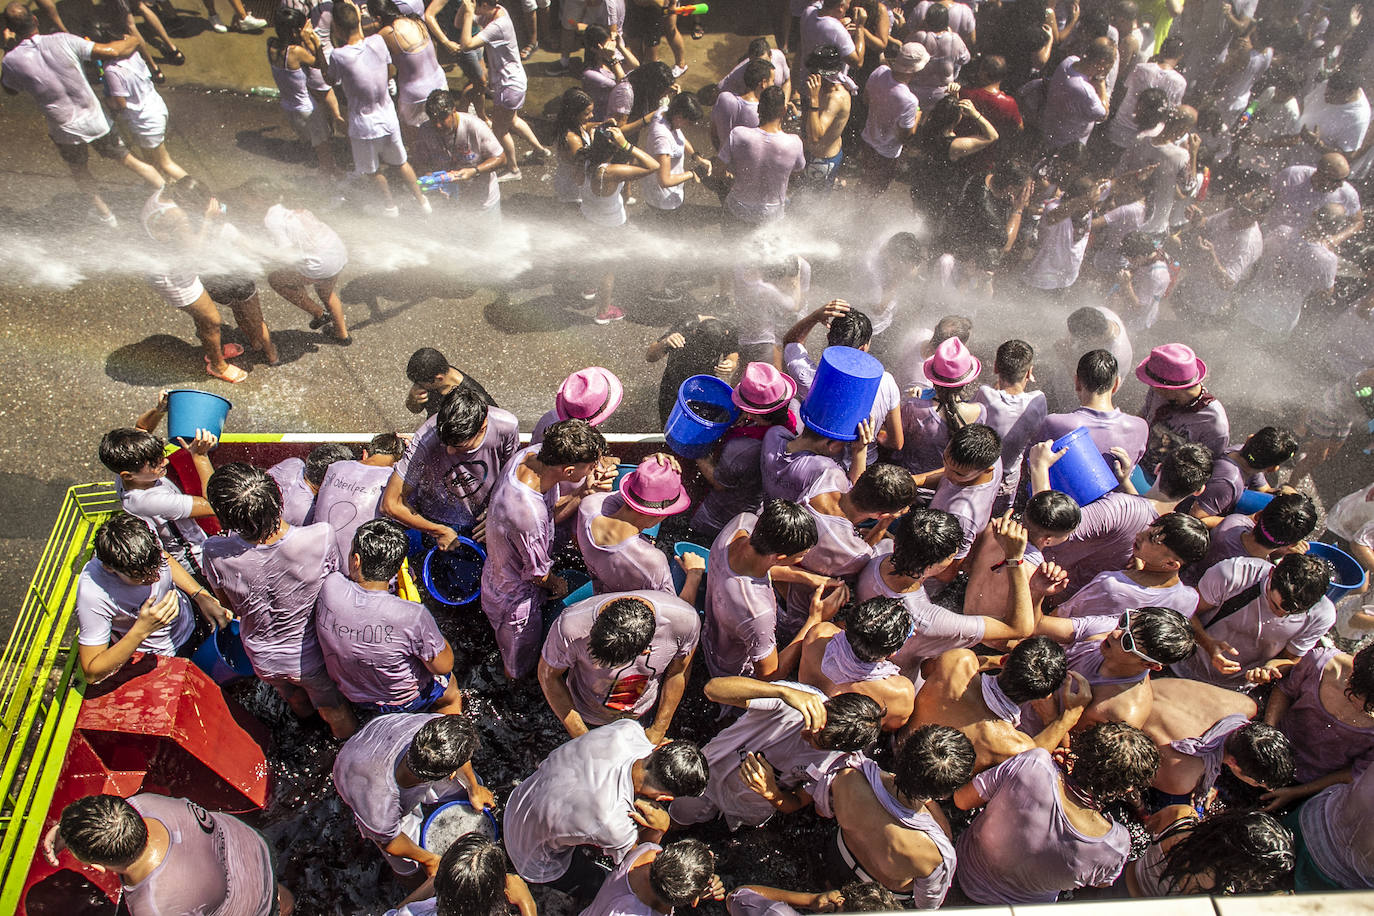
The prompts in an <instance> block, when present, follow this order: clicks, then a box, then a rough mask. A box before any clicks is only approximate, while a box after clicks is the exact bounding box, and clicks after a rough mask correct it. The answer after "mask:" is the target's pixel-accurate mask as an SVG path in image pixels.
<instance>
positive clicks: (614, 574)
mask: <svg viewBox="0 0 1374 916" xmlns="http://www.w3.org/2000/svg"><path fill="white" fill-rule="evenodd" d="M623 508H625V499H624V497H622V496H621V495H620V494H619V493H613V492H612V493H594V494H592V495H591V496H588V497H586V498H585V499H583V500H582V503H581V505H579V506H578V507H577V523H576V526H575V528H574V531H575V533H576V536H577V547H578V549H579V550H580V551H582V559H583V560H585V561H586V563H587V572H589V573H591V575H592V583H593V585H594V586H595V588H596V591H597V593H598V594H601V593H604V592H629V591H634V590H636V589H648V590H650V591H657V592H666V593H668V594H674V593H675V592H676V591H677V590H676V589H675V588H673V575H672V572H671V570H670V569H669V567H668V555H667V554H665V553H664V552H663V551H661V550H659V549H658V548H657V547H656V546H654V542H653V540H652V539H651V538H649V537H648V535H645V534H643V533H642V532H641V533H639V534H635V535H633V536H632V537H629V538H626V539H625V540H623V541H621V542H620V543H619V544H611V545H602V544H598V543H597V542H596V538H595V537H593V535H592V524H593V523H594V522H595V521H596V520H597V519H600V518H605V517H608V516H611V515H614V514H615V513H617V512H619V511H620V510H621V509H623Z"/></svg>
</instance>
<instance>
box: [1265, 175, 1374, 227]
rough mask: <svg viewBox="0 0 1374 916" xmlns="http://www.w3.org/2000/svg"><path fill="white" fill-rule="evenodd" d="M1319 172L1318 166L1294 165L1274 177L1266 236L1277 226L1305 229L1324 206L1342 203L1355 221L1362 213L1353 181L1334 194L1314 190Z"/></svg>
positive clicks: (1344, 182)
mask: <svg viewBox="0 0 1374 916" xmlns="http://www.w3.org/2000/svg"><path fill="white" fill-rule="evenodd" d="M1316 173H1317V169H1316V166H1311V165H1292V166H1289V167H1288V168H1286V169H1284V170H1283V171H1281V172H1279V173H1278V174H1277V175H1275V176H1274V180H1273V183H1272V185H1271V187H1272V190H1273V192H1274V206H1273V208H1272V209H1271V210H1270V211H1269V212H1268V213H1267V214H1266V215H1265V218H1264V234H1265V236H1266V237H1267V236H1268V235H1269V230H1270V229H1272V228H1273V227H1275V226H1281V225H1288V226H1292V227H1294V228H1295V229H1298V230H1302V229H1305V228H1306V227H1307V225H1308V224H1309V223H1310V222H1311V221H1312V215H1313V214H1314V213H1316V212H1317V210H1319V209H1320V208H1321V207H1322V205H1323V204H1340V205H1341V206H1342V207H1344V208H1345V215H1346V216H1348V217H1352V218H1353V217H1354V215H1355V214H1356V213H1357V212H1359V209H1360V195H1359V193H1358V192H1357V191H1356V190H1355V188H1354V186H1353V185H1351V184H1350V182H1348V181H1342V182H1341V183H1340V185H1339V186H1338V187H1337V188H1336V189H1335V190H1334V191H1319V190H1317V189H1316V188H1314V187H1312V176H1313V175H1315V174H1316Z"/></svg>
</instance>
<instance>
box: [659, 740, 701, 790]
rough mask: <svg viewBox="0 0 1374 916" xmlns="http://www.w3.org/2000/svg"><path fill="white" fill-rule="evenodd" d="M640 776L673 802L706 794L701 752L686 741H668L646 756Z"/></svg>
mask: <svg viewBox="0 0 1374 916" xmlns="http://www.w3.org/2000/svg"><path fill="white" fill-rule="evenodd" d="M644 775H645V776H647V777H648V778H649V779H650V780H651V781H652V782H653V784H654V786H655V787H656V788H659V789H662V790H663V791H664V792H666V793H667V794H669V795H671V796H673V797H674V798H695V797H696V796H698V795H700V794H701V793H702V792H705V791H706V780H707V778H708V776H709V775H710V773H709V769H708V767H707V765H706V755H705V754H703V753H702V752H701V748H699V747H697V746H696V745H695V744H693V743H692V742H690V741H669V742H668V743H667V744H660V745H659V746H658V747H656V748H654V749H653V751H652V752H651V753H650V754H649V759H648V760H647V761H646V762H645V764H644Z"/></svg>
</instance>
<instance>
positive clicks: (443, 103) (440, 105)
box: [421, 89, 457, 381]
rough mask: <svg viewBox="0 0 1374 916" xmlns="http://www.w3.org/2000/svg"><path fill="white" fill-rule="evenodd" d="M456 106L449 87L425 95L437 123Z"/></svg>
mask: <svg viewBox="0 0 1374 916" xmlns="http://www.w3.org/2000/svg"><path fill="white" fill-rule="evenodd" d="M456 107H457V106H455V105H454V102H453V93H452V92H449V91H448V90H447V89H435V90H434V91H433V92H431V93H430V94H429V95H428V96H426V97H425V117H427V118H429V120H430V121H432V122H433V123H435V124H438V123H439V122H440V121H445V120H448V116H449V115H451V114H453V112H454V110H455V108H456ZM421 352H423V351H421ZM434 352H436V353H437V352H439V351H437V350H436V351H434ZM438 374H439V373H437V372H436V373H435V375H438ZM433 377H434V376H430V378H433ZM424 381H429V379H425V380H424Z"/></svg>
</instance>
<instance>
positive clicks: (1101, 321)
mask: <svg viewBox="0 0 1374 916" xmlns="http://www.w3.org/2000/svg"><path fill="white" fill-rule="evenodd" d="M1067 324H1068V327H1069V336H1070V337H1076V338H1078V339H1080V340H1082V339H1088V340H1102V339H1103V338H1105V337H1106V336H1107V335H1108V334H1110V333H1111V331H1112V323H1111V320H1110V319H1109V318H1108V317H1107V316H1106V315H1104V314H1103V313H1102V310H1101V309H1100V308H1095V307H1094V306H1091V305H1085V306H1082V307H1081V308H1076V309H1074V310H1073V311H1072V312H1070V313H1069V317H1068V319H1067Z"/></svg>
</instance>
